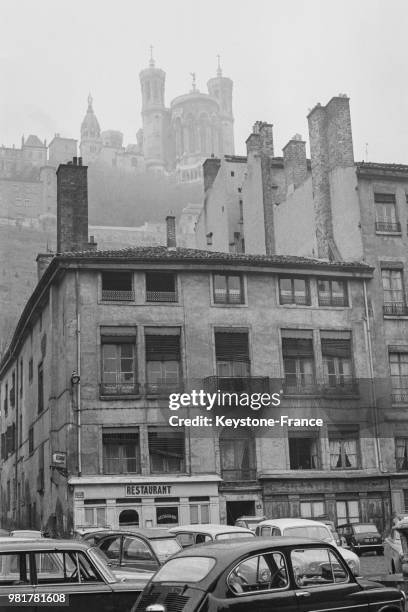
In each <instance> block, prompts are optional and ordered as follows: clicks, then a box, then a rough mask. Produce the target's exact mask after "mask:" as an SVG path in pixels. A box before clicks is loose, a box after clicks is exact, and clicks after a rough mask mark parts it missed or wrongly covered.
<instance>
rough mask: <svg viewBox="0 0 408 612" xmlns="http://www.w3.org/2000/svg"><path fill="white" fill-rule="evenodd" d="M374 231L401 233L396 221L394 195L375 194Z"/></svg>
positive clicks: (399, 225)
mask: <svg viewBox="0 0 408 612" xmlns="http://www.w3.org/2000/svg"><path fill="white" fill-rule="evenodd" d="M374 202H375V229H376V231H377V232H401V224H400V223H399V222H398V221H397V211H396V205H395V194H394V193H375V194H374Z"/></svg>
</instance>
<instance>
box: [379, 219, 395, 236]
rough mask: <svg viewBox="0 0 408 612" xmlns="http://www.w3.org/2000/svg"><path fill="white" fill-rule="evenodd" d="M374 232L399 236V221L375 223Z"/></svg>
mask: <svg viewBox="0 0 408 612" xmlns="http://www.w3.org/2000/svg"><path fill="white" fill-rule="evenodd" d="M375 231H376V232H386V233H389V234H400V233H401V223H400V222H399V221H386V220H385V219H383V220H381V221H376V222H375Z"/></svg>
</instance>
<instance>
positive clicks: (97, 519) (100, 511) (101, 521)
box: [84, 500, 106, 527]
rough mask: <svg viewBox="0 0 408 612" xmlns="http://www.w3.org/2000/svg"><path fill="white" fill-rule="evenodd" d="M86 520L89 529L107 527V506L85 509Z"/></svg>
mask: <svg viewBox="0 0 408 612" xmlns="http://www.w3.org/2000/svg"><path fill="white" fill-rule="evenodd" d="M90 501H91V500H90ZM84 520H85V525H86V526H89V527H106V508H105V506H99V507H98V506H95V507H85V508H84Z"/></svg>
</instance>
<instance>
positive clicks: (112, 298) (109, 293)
mask: <svg viewBox="0 0 408 612" xmlns="http://www.w3.org/2000/svg"><path fill="white" fill-rule="evenodd" d="M102 299H103V300H106V301H107V302H132V301H133V300H134V299H135V292H134V291H119V290H117V289H102Z"/></svg>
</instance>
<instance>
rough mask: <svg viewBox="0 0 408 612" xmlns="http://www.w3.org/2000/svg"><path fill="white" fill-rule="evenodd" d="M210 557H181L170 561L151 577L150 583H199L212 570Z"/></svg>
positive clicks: (212, 563)
mask: <svg viewBox="0 0 408 612" xmlns="http://www.w3.org/2000/svg"><path fill="white" fill-rule="evenodd" d="M214 565H215V559H213V558H212V557H182V558H180V559H170V560H169V561H167V563H165V564H164V565H163V567H162V568H160V569H159V571H158V572H157V573H156V574H155V575H154V576H153V578H152V582H183V583H184V582H200V580H203V579H204V578H205V577H206V576H207V575H208V574H209V573H210V571H211V570H212V568H213V567H214Z"/></svg>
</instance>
